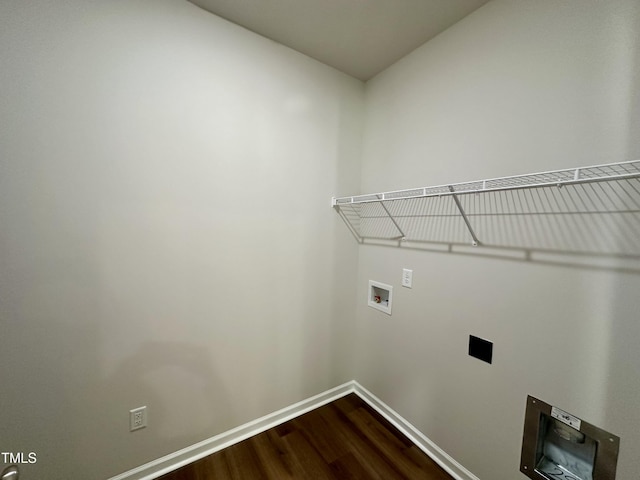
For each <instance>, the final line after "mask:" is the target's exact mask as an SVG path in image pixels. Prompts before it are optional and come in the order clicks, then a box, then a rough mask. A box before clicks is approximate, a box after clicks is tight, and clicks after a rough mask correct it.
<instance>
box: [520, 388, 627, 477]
mask: <svg viewBox="0 0 640 480" xmlns="http://www.w3.org/2000/svg"><path fill="white" fill-rule="evenodd" d="M619 446H620V438H618V437H617V436H615V435H613V434H611V433H609V432H606V431H604V430H602V429H601V428H598V427H596V426H594V425H591V424H589V423H587V422H585V421H584V420H581V419H580V418H578V417H576V416H574V415H571V414H570V413H567V412H565V411H564V410H560V409H559V408H558V407H553V406H551V405H549V404H547V403H545V402H543V401H542V400H538V399H537V398H534V397H532V396H529V397H528V398H527V411H526V414H525V420H524V433H523V439H522V456H521V460H520V471H521V472H522V473H524V474H525V475H526V476H527V477H529V478H531V479H533V480H555V479H562V480H614V479H615V478H616V466H617V463H618V448H619Z"/></svg>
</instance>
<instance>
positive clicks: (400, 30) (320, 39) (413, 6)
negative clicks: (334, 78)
mask: <svg viewBox="0 0 640 480" xmlns="http://www.w3.org/2000/svg"><path fill="white" fill-rule="evenodd" d="M190 1H191V2H192V3H194V4H196V5H198V6H200V7H201V8H203V9H205V10H208V11H209V12H211V13H214V14H216V15H218V16H219V17H222V18H225V19H227V20H229V21H231V22H233V23H236V24H238V25H240V26H242V27H245V28H247V29H249V30H251V31H253V32H255V33H258V34H260V35H263V36H265V37H267V38H270V39H272V40H274V41H276V42H278V43H281V44H283V45H286V46H288V47H291V48H293V49H294V50H297V51H299V52H301V53H304V54H305V55H308V56H310V57H312V58H315V59H316V60H319V61H320V62H322V63H325V64H327V65H330V66H332V67H334V68H336V69H338V70H340V71H342V72H345V73H347V74H349V75H351V76H353V77H356V78H359V79H360V80H363V81H366V80H368V79H370V78H371V77H373V76H374V75H376V74H377V73H379V72H381V71H382V70H384V69H385V68H387V67H388V66H390V65H392V64H393V63H395V62H396V61H397V60H399V59H400V58H402V57H404V56H405V55H406V54H408V53H409V52H411V51H412V50H414V49H415V48H417V47H419V46H420V45H422V44H423V43H425V42H426V41H428V40H430V39H431V38H433V37H435V36H436V35H438V34H439V33H440V32H442V31H443V30H445V29H447V28H449V27H450V26H451V25H453V24H454V23H456V22H458V21H459V20H461V19H462V18H464V17H465V16H467V15H469V14H470V13H471V12H473V11H474V10H476V9H478V8H480V7H481V6H482V5H484V4H485V3H487V2H488V1H489V0H190Z"/></svg>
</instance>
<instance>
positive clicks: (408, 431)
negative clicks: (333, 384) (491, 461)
mask: <svg viewBox="0 0 640 480" xmlns="http://www.w3.org/2000/svg"><path fill="white" fill-rule="evenodd" d="M351 383H352V384H353V391H354V393H355V394H356V395H358V396H359V397H360V398H362V400H364V401H365V402H367V404H369V406H370V407H371V408H373V409H374V410H375V411H377V412H378V413H379V414H380V415H382V416H383V417H384V418H386V419H387V420H388V421H389V422H391V424H393V426H395V427H396V428H397V429H398V430H400V431H401V432H402V433H403V434H404V435H406V437H407V438H408V439H409V440H411V441H412V442H413V443H414V444H415V445H416V446H417V447H418V448H419V449H420V450H422V451H423V452H424V453H426V454H427V455H429V457H431V459H432V460H433V461H434V462H436V463H437V464H438V465H440V466H441V467H442V468H443V469H444V470H445V471H446V472H447V473H448V474H449V475H451V476H452V477H453V478H455V479H456V480H480V479H479V478H478V477H476V476H475V475H474V474H473V473H471V472H470V471H469V470H467V469H466V468H464V467H463V466H462V465H460V464H459V463H458V462H456V461H455V460H454V459H453V457H451V456H450V455H449V454H448V453H446V452H445V451H444V450H442V449H441V448H440V447H438V446H437V445H436V444H435V443H433V442H432V441H431V440H429V438H427V437H426V436H425V435H424V434H423V433H422V432H421V431H420V430H418V429H417V428H416V427H414V426H413V425H411V424H410V423H409V422H408V421H406V420H405V419H404V418H402V416H400V415H399V414H398V413H397V412H396V411H395V410H393V409H392V408H391V407H389V405H387V404H386V403H384V402H383V401H382V400H380V399H379V398H378V397H376V396H375V395H374V394H373V393H371V392H370V391H369V390H367V389H366V388H364V387H363V386H362V385H360V384H359V383H358V382H356V381H355V380H353V381H352V382H351Z"/></svg>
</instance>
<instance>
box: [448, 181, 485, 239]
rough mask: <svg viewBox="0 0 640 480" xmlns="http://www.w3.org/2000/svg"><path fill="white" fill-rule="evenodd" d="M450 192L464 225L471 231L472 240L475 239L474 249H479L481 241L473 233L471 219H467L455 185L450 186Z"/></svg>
mask: <svg viewBox="0 0 640 480" xmlns="http://www.w3.org/2000/svg"><path fill="white" fill-rule="evenodd" d="M449 191H450V192H451V196H452V197H453V201H454V202H456V207H458V211H459V212H460V216H462V219H463V220H464V223H465V225H466V226H467V229H468V230H469V233H470V234H471V238H473V242H472V245H473V246H474V247H477V246H478V245H479V244H480V240H478V237H476V234H475V232H474V231H473V228H472V227H471V223H469V219H468V218H467V214H466V213H464V208H462V204H461V203H460V199H459V198H458V195H456V193H455V189H454V188H453V185H449Z"/></svg>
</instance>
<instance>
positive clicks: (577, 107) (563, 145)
mask: <svg viewBox="0 0 640 480" xmlns="http://www.w3.org/2000/svg"><path fill="white" fill-rule="evenodd" d="M639 25H640V6H639V4H638V2H636V1H633V0H631V1H624V0H623V1H611V2H598V1H589V2H584V1H577V0H574V1H562V2H560V1H536V2H529V1H500V0H494V1H492V2H490V3H488V4H487V5H485V6H484V7H482V8H481V9H479V10H478V11H476V12H475V13H473V14H472V15H470V16H469V17H467V18H465V19H464V20H463V21H461V22H460V23H458V24H456V25H454V26H453V27H451V28H450V29H449V30H447V31H446V32H444V33H443V34H441V35H439V36H438V37H436V38H435V39H433V40H432V41H430V42H428V43H427V44H425V45H424V46H422V47H421V48H420V49H418V50H416V51H414V52H413V53H412V54H411V55H409V56H408V57H405V58H404V59H403V60H401V61H400V62H398V63H397V64H396V65H394V66H393V67H391V68H390V69H388V70H386V71H385V72H383V73H381V74H380V75H378V76H377V77H375V78H374V79H373V80H371V81H369V82H368V83H367V87H366V102H367V103H366V105H367V114H366V120H365V134H364V143H363V160H362V169H363V170H362V188H361V192H362V193H373V192H379V191H388V190H395V189H401V188H411V187H418V186H428V185H441V184H446V183H449V182H452V183H453V182H459V181H466V180H477V179H483V178H491V177H497V176H503V175H515V174H520V173H522V174H524V173H530V172H538V171H545V170H552V169H558V168H565V167H567V168H568V167H577V166H581V165H592V164H598V163H610V162H618V161H625V160H634V159H637V158H640V139H639V137H638V135H637V131H638V126H639V124H638V118H639V115H640V102H639V101H638V91H640V74H639V68H640V66H639V62H638V59H639V58H640V37H639V33H640V32H639V30H638V29H639V28H640V27H639ZM469 242H470V243H471V239H469ZM480 252H482V248H481V247H480V249H479V250H473V248H472V247H469V249H468V251H465V253H466V254H456V253H447V252H446V251H445V252H442V253H440V252H434V251H418V250H412V249H410V248H402V249H399V248H397V247H383V246H377V245H364V246H362V247H361V252H360V260H359V278H358V288H359V292H358V316H357V327H356V331H357V336H356V338H357V343H356V352H357V354H356V364H357V365H356V375H355V378H356V379H357V380H358V382H360V383H361V384H362V385H364V386H365V387H366V388H367V389H370V390H371V391H372V392H375V394H376V395H377V396H379V397H380V398H381V399H382V400H383V401H384V402H386V403H387V404H388V405H390V406H391V408H393V409H395V410H396V411H398V412H399V413H400V414H401V415H403V416H404V417H405V418H406V419H407V420H408V421H410V422H412V423H413V424H414V425H415V426H416V427H418V428H419V429H420V430H421V431H422V432H424V434H425V435H427V436H428V437H429V438H430V439H432V440H433V441H434V442H436V444H438V445H439V446H440V447H441V448H443V449H444V450H445V451H446V452H448V453H449V454H450V455H451V456H453V457H454V458H455V459H456V460H457V461H459V462H460V463H461V464H462V465H464V466H465V467H466V468H467V469H469V470H470V471H471V472H473V473H474V474H475V475H477V476H478V477H479V478H482V479H492V480H513V479H515V478H524V476H523V475H522V474H521V473H519V462H520V447H521V439H522V427H523V421H524V411H525V402H526V397H527V395H529V394H530V395H534V396H536V397H539V398H541V399H543V400H545V401H547V402H549V403H551V404H553V405H557V406H558V407H560V408H562V409H564V410H566V411H568V412H571V413H573V414H575V415H576V416H579V417H581V418H583V419H584V420H586V421H588V422H590V423H593V424H595V425H598V426H600V427H602V428H604V429H606V430H609V431H611V432H612V433H614V434H617V435H619V436H620V437H621V447H620V458H619V464H618V475H617V477H616V478H618V479H619V480H634V479H635V478H637V475H638V471H640V459H639V458H638V455H637V445H638V444H639V442H640V417H638V398H640V373H639V370H638V368H637V366H638V365H640V349H638V348H637V345H638V343H639V342H640V322H638V318H637V312H638V311H640V299H639V296H638V292H639V291H640V276H639V275H638V274H633V273H620V272H619V271H617V270H615V269H610V268H605V269H596V268H577V267H569V266H560V265H553V266H552V265H547V264H544V263H542V262H534V261H526V260H525V259H524V258H523V259H522V260H506V259H494V258H488V257H486V256H485V257H483V256H481V255H479V253H480ZM521 258H522V257H521ZM403 268H409V269H412V270H413V288H412V289H407V288H403V287H401V278H402V269H403ZM368 280H376V281H380V282H385V283H388V284H391V285H393V286H394V305H393V315H392V316H391V317H389V316H388V315H385V314H383V313H381V312H378V311H376V310H374V309H372V308H369V307H367V304H366V295H367V293H366V287H367V282H368ZM469 335H475V336H479V337H482V338H486V339H488V340H490V341H493V342H494V347H493V364H492V365H489V364H487V363H484V362H481V361H479V360H477V359H475V358H472V357H470V356H468V355H467V346H468V337H469Z"/></svg>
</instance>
